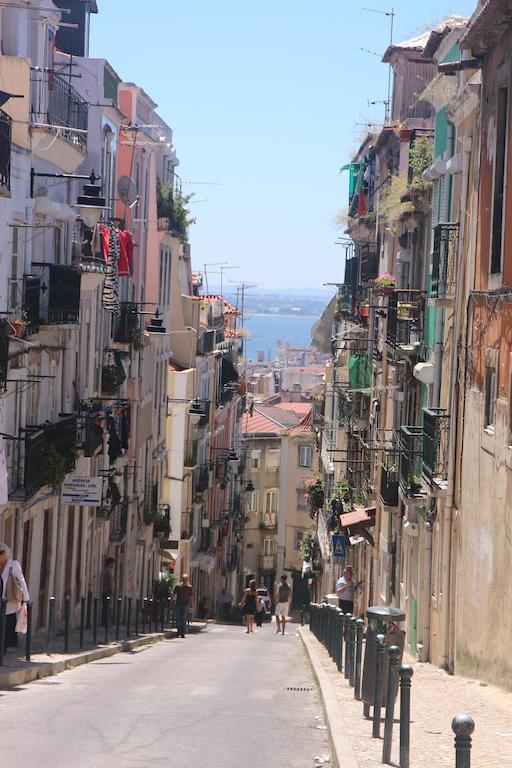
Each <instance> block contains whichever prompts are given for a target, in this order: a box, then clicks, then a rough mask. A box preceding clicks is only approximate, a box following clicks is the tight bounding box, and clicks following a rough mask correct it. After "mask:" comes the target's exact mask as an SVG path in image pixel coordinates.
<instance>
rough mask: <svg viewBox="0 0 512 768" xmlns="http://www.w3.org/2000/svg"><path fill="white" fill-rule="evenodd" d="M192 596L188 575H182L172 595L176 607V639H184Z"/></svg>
mask: <svg viewBox="0 0 512 768" xmlns="http://www.w3.org/2000/svg"><path fill="white" fill-rule="evenodd" d="M193 594H194V593H193V590H192V585H191V584H189V583H188V574H187V573H184V574H183V575H182V577H181V582H180V583H179V584H176V586H175V587H174V592H173V593H172V596H173V600H174V605H175V606H176V625H177V628H178V637H183V638H184V637H185V632H186V631H187V617H188V612H189V610H190V607H191V605H192V597H193Z"/></svg>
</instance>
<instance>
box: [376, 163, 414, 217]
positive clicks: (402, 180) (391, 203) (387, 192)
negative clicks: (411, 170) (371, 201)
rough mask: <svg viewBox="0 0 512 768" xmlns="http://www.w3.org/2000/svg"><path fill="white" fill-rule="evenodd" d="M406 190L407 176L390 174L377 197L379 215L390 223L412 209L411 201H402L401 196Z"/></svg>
mask: <svg viewBox="0 0 512 768" xmlns="http://www.w3.org/2000/svg"><path fill="white" fill-rule="evenodd" d="M406 192H407V176H406V175H405V174H401V175H400V176H392V177H391V179H390V182H389V184H388V185H387V186H386V187H385V188H384V189H383V191H382V192H381V194H380V199H379V215H380V216H382V218H383V219H385V220H386V221H388V222H389V223H390V224H391V223H393V222H395V221H398V219H399V218H400V216H402V214H404V213H408V212H410V211H412V210H413V206H412V204H411V203H402V197H404V195H405V194H406Z"/></svg>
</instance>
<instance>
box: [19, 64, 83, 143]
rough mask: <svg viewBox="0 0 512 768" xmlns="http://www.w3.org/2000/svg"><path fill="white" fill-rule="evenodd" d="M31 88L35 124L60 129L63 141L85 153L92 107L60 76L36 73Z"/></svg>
mask: <svg viewBox="0 0 512 768" xmlns="http://www.w3.org/2000/svg"><path fill="white" fill-rule="evenodd" d="M31 86H32V87H31V112H32V120H33V122H34V123H35V124H36V125H41V126H46V125H50V126H55V127H56V128H59V129H60V131H59V136H60V137H62V138H64V139H66V140H67V141H69V142H70V143H71V144H74V145H75V146H76V147H78V148H79V149H81V150H82V151H83V152H85V151H86V150H87V120H88V108H89V105H88V103H87V102H86V101H85V100H84V99H82V97H81V96H80V94H79V93H78V91H76V90H75V89H74V88H73V86H72V85H70V84H69V83H68V82H67V81H66V80H65V79H64V78H63V77H61V76H60V75H55V74H53V73H48V72H34V71H33V72H32V81H31ZM66 129H68V130H66Z"/></svg>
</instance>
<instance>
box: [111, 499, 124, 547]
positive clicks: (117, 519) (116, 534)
mask: <svg viewBox="0 0 512 768" xmlns="http://www.w3.org/2000/svg"><path fill="white" fill-rule="evenodd" d="M127 524H128V502H127V501H122V502H121V503H120V504H116V506H115V507H114V509H113V510H112V514H111V515H110V541H113V542H115V543H116V544H120V543H121V542H123V541H124V539H125V536H126V531H127Z"/></svg>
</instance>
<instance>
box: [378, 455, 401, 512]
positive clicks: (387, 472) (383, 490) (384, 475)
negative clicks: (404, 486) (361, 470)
mask: <svg viewBox="0 0 512 768" xmlns="http://www.w3.org/2000/svg"><path fill="white" fill-rule="evenodd" d="M397 459H398V457H397ZM380 497H381V499H382V501H383V503H384V504H385V505H386V506H388V507H397V506H398V468H397V466H392V467H388V466H386V465H383V466H382V471H381V475H380Z"/></svg>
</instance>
